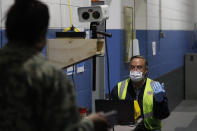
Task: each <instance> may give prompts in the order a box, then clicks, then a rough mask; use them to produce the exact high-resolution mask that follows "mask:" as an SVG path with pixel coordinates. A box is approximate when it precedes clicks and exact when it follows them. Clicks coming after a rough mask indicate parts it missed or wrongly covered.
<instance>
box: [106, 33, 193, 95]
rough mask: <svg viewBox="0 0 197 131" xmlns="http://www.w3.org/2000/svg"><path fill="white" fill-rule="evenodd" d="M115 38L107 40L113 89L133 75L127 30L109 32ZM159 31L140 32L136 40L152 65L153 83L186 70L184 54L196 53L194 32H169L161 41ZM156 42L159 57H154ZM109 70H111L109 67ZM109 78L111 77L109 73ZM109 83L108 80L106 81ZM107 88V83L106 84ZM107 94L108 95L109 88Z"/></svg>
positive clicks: (151, 76)
mask: <svg viewBox="0 0 197 131" xmlns="http://www.w3.org/2000/svg"><path fill="white" fill-rule="evenodd" d="M108 32H110V33H112V38H108V39H107V42H108V43H107V44H108V52H109V59H110V60H109V65H110V88H111V89H112V88H113V87H114V86H115V85H116V84H117V82H118V81H121V80H123V79H125V78H127V77H128V75H129V64H128V63H125V62H124V55H125V53H124V50H125V44H124V38H123V30H108ZM159 32H160V31H158V30H137V31H136V38H137V39H138V40H139V46H140V53H141V55H142V56H144V57H145V58H147V60H148V62H149V74H148V76H149V77H150V78H152V79H156V78H158V77H161V76H162V75H165V74H167V73H169V72H171V71H173V70H175V69H177V68H179V67H182V66H184V54H185V53H187V52H194V49H193V48H192V47H193V46H194V45H193V44H194V42H193V32H192V31H180V30H179V31H170V30H165V31H163V32H164V33H165V37H164V38H159V34H160V33H159ZM153 41H155V42H156V45H157V46H156V47H157V48H156V53H157V54H156V55H155V56H153V55H152V42H153ZM105 68H107V66H106V67H105ZM106 76H107V73H106ZM106 81H107V79H106ZM106 87H107V82H106ZM106 92H108V90H107V88H106Z"/></svg>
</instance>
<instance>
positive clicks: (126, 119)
mask: <svg viewBox="0 0 197 131" xmlns="http://www.w3.org/2000/svg"><path fill="white" fill-rule="evenodd" d="M95 109H96V112H100V111H102V112H104V113H106V112H109V111H112V110H114V111H117V114H116V115H114V116H113V117H111V118H110V120H109V121H110V122H111V123H112V124H114V125H133V124H135V121H134V102H133V100H101V99H99V100H95Z"/></svg>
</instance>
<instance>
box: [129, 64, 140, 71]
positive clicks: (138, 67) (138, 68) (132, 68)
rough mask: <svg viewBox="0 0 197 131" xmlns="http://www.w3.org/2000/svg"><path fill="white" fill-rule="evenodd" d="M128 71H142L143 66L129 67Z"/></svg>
mask: <svg viewBox="0 0 197 131" xmlns="http://www.w3.org/2000/svg"><path fill="white" fill-rule="evenodd" d="M130 69H131V70H135V69H136V70H142V69H143V66H141V65H138V66H134V65H130Z"/></svg>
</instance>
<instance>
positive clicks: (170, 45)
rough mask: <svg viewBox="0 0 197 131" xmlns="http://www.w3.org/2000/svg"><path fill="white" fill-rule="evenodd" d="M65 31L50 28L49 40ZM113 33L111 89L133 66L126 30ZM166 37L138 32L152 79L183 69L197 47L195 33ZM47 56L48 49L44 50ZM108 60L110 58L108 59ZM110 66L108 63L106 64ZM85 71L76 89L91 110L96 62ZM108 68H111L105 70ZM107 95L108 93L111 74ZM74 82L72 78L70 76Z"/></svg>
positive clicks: (81, 102) (167, 33)
mask: <svg viewBox="0 0 197 131" xmlns="http://www.w3.org/2000/svg"><path fill="white" fill-rule="evenodd" d="M56 31H61V30H55V29H54V30H52V29H50V30H49V31H48V34H47V38H48V39H52V38H55V32H56ZM107 32H110V33H112V38H107V45H108V53H109V66H110V69H109V72H110V75H109V77H110V88H111V89H112V88H113V87H114V86H115V85H116V84H117V82H119V81H121V80H123V79H126V78H127V77H128V75H129V64H128V63H125V62H124V55H125V53H124V52H125V46H124V45H125V44H124V37H123V35H124V32H123V30H107ZM164 33H165V37H164V38H163V39H160V38H159V31H155V30H148V31H147V30H137V31H136V37H137V39H138V40H139V46H140V53H141V55H143V56H144V57H145V58H147V59H148V62H149V77H150V78H152V79H156V78H158V77H161V76H162V75H165V74H167V73H169V72H171V71H173V70H176V69H177V68H179V67H182V66H184V54H185V53H187V52H194V51H195V49H196V48H195V47H196V46H195V45H194V39H193V34H194V33H193V32H192V31H170V30H169V31H168V30H166V31H164ZM0 35H1V36H0V46H1V47H2V45H4V44H5V43H6V38H5V31H2V30H1V32H0ZM153 41H155V42H156V43H157V55H156V56H153V55H152V42H153ZM42 52H43V54H44V56H46V47H45V48H44V49H43V51H42ZM105 60H106V59H105ZM105 65H106V64H105ZM84 68H85V72H83V73H79V74H77V73H76V72H75V74H74V81H75V86H76V92H77V93H76V95H77V103H78V105H79V106H80V107H87V108H88V109H91V87H92V86H91V85H92V77H91V76H92V71H91V70H92V60H91V59H89V60H87V61H85V62H84ZM105 68H106V69H107V65H106V67H105ZM105 75H106V77H105V78H106V92H108V90H107V71H106V72H105ZM70 79H72V78H71V77H70Z"/></svg>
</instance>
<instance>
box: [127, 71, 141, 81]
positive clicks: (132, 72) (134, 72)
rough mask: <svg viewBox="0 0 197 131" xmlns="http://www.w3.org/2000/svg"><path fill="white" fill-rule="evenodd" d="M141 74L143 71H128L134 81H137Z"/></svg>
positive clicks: (139, 79)
mask: <svg viewBox="0 0 197 131" xmlns="http://www.w3.org/2000/svg"><path fill="white" fill-rule="evenodd" d="M142 74H143V72H138V71H130V78H131V80H132V81H134V82H139V81H141V80H142V79H143V78H144V77H143V75H142Z"/></svg>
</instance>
